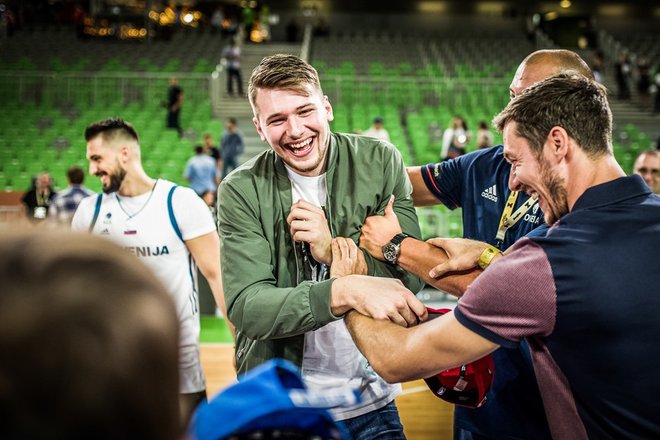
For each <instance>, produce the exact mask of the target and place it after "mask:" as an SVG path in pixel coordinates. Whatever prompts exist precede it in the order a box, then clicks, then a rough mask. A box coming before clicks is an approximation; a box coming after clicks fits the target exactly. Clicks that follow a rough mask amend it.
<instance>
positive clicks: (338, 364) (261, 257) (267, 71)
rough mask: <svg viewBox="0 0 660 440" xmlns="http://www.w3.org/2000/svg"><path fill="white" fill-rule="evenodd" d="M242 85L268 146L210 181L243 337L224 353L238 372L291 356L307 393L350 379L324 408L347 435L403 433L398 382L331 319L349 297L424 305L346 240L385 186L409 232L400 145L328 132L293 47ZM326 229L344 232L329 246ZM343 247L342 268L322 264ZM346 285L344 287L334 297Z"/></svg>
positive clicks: (411, 312)
mask: <svg viewBox="0 0 660 440" xmlns="http://www.w3.org/2000/svg"><path fill="white" fill-rule="evenodd" d="M248 96H249V99H250V104H251V106H252V110H253V112H254V118H253V123H254V124H255V126H256V128H257V131H258V133H259V135H260V137H261V140H263V141H264V142H268V144H269V145H270V147H271V149H269V150H268V151H265V152H263V153H262V154H260V155H259V156H257V157H255V158H254V159H252V160H250V161H249V162H248V163H247V164H246V165H244V166H241V167H239V168H238V169H237V170H236V171H234V172H233V173H231V174H230V175H229V176H227V178H226V179H224V180H223V181H222V183H221V184H220V189H219V191H218V217H219V218H218V229H219V233H220V237H221V240H222V249H223V253H222V255H223V257H222V258H223V279H224V280H225V287H226V295H227V304H230V305H231V307H230V309H229V311H228V312H229V316H230V319H234V318H235V319H236V323H237V326H236V328H237V330H238V331H237V333H236V334H237V338H238V339H237V346H238V347H243V348H242V349H240V348H239V349H238V350H237V353H236V354H237V359H236V364H237V367H238V372H239V373H244V372H246V371H248V370H250V369H252V368H254V367H256V366H257V365H259V364H261V363H262V362H264V361H267V360H268V359H271V358H273V357H278V356H281V355H285V356H286V358H287V359H288V360H290V361H292V362H294V363H295V364H296V366H297V367H299V368H300V367H302V372H303V375H304V379H305V381H306V383H307V385H308V386H309V387H310V389H311V391H312V392H317V393H321V394H323V393H326V392H328V391H329V390H336V389H337V387H350V388H358V389H359V390H360V392H361V402H360V403H356V404H354V405H350V406H344V405H342V406H337V407H336V408H334V409H333V415H334V416H335V417H336V418H338V419H339V420H342V421H343V423H344V424H345V425H346V426H347V428H348V430H349V431H350V433H351V436H352V438H353V439H354V440H368V439H376V438H387V439H403V438H404V434H403V427H402V426H401V422H400V420H399V416H398V411H397V410H396V405H395V403H394V398H395V397H396V396H397V395H398V394H399V393H400V386H399V385H389V384H387V383H385V382H384V381H383V380H382V379H381V378H380V377H378V376H377V375H375V374H373V372H372V371H371V369H370V367H369V366H368V364H367V363H366V362H363V359H362V358H361V357H360V355H359V354H358V353H357V350H356V348H355V345H354V344H353V343H352V341H351V340H350V337H349V336H348V334H347V333H346V328H345V327H344V324H343V321H342V320H341V316H342V315H343V314H344V313H346V311H348V310H349V309H351V308H357V309H359V310H360V311H362V312H363V313H366V314H369V315H371V316H378V317H380V318H382V319H392V320H394V321H396V322H398V323H400V324H402V325H407V324H408V323H412V322H416V321H417V317H418V316H422V317H423V316H425V315H426V310H425V308H424V305H423V304H422V303H421V302H420V301H419V300H417V298H415V296H414V295H413V294H412V293H411V292H410V291H409V290H408V289H406V288H405V287H404V283H405V285H407V286H408V287H409V288H410V289H412V290H413V291H415V292H417V291H418V290H420V289H421V288H422V283H421V282H420V280H419V279H418V278H416V277H410V276H409V275H408V273H407V272H405V271H401V270H398V269H396V268H394V267H393V266H391V265H388V264H387V263H382V262H379V261H375V260H373V259H372V258H371V257H369V256H367V255H365V254H364V253H363V252H362V251H361V250H359V249H358V248H357V246H356V245H355V242H354V241H352V240H355V239H357V237H358V235H359V233H360V225H361V223H362V221H363V220H364V219H365V218H366V217H367V216H368V215H372V214H375V213H376V212H378V211H379V210H380V209H382V208H383V207H384V206H385V204H386V201H387V200H388V199H389V197H390V195H391V194H396V197H397V202H396V203H395V205H394V208H393V209H394V210H395V211H396V212H397V214H398V215H400V217H401V220H402V224H403V225H404V227H403V229H404V230H405V231H406V232H408V233H410V234H412V235H414V236H416V237H419V235H420V232H419V225H418V223H417V216H416V215H415V210H414V208H413V206H412V200H411V198H410V185H409V182H408V179H407V178H406V176H405V170H404V166H403V160H402V159H401V155H400V154H399V153H398V152H397V150H396V149H395V148H394V147H393V146H392V145H391V144H389V143H386V142H382V141H378V140H375V139H374V138H370V137H366V136H359V135H350V134H342V133H332V132H331V131H330V121H332V119H333V110H332V106H331V105H330V102H329V101H328V97H327V96H324V95H323V91H322V89H321V84H320V80H319V77H318V73H317V71H316V70H315V69H314V68H313V67H312V66H310V65H309V64H308V63H306V62H305V61H303V60H301V59H300V58H298V57H296V56H293V55H282V54H279V55H272V56H269V57H266V58H264V59H263V60H262V61H261V63H260V64H259V65H258V66H257V67H256V68H255V69H254V70H253V72H252V77H251V78H250V86H249V93H248ZM365 170H366V171H369V170H371V171H372V172H371V171H369V172H365ZM335 234H337V235H342V236H344V237H350V240H345V241H341V243H339V242H335V245H331V239H332V236H333V235H335ZM344 250H345V252H347V253H349V254H350V261H352V263H351V264H349V266H350V267H349V268H343V267H342V268H340V267H339V266H338V265H334V264H332V260H333V258H334V257H333V255H336V254H337V253H339V252H342V251H344ZM225 263H226V265H225ZM372 263H373V264H372ZM331 264H332V267H330V266H331ZM349 269H350V272H353V271H354V270H357V271H358V272H359V273H361V274H363V275H374V274H381V275H382V276H386V277H388V278H392V279H383V278H379V279H378V280H379V282H378V283H379V286H378V287H375V286H373V287H372V288H371V289H369V290H363V289H360V288H359V286H360V285H362V284H363V282H364V281H365V280H366V279H372V277H368V276H363V275H347V276H344V277H341V278H337V279H335V278H334V277H335V276H336V275H337V272H338V271H343V270H346V272H344V273H347V272H349ZM350 272H349V273H350ZM374 279H375V278H374ZM349 286H351V288H355V292H354V293H355V296H350V297H345V296H344V295H343V292H345V290H346V289H347V288H348V287H349ZM404 292H405V294H403V295H401V294H402V293H404Z"/></svg>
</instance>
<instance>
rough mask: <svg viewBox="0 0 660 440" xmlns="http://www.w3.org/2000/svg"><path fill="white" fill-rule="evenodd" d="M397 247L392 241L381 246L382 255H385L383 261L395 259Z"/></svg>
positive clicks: (393, 260)
mask: <svg viewBox="0 0 660 440" xmlns="http://www.w3.org/2000/svg"><path fill="white" fill-rule="evenodd" d="M397 248H398V246H397V245H395V244H392V243H387V244H386V245H385V246H383V257H385V261H387V262H389V263H394V262H395V261H396V254H397Z"/></svg>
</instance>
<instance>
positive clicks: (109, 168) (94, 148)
mask: <svg viewBox="0 0 660 440" xmlns="http://www.w3.org/2000/svg"><path fill="white" fill-rule="evenodd" d="M87 160H88V161H89V174H90V175H93V176H96V177H98V178H99V179H101V184H102V185H103V192H104V193H106V194H110V193H113V192H116V191H119V188H120V187H121V184H122V183H123V181H124V178H125V177H126V170H125V169H124V167H122V165H121V163H120V162H119V157H118V155H117V153H116V152H115V151H114V150H113V149H112V148H109V147H107V146H104V145H103V138H102V137H101V136H97V137H95V138H94V139H92V140H91V141H89V142H88V143H87Z"/></svg>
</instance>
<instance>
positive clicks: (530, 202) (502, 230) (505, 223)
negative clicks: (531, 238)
mask: <svg viewBox="0 0 660 440" xmlns="http://www.w3.org/2000/svg"><path fill="white" fill-rule="evenodd" d="M517 199H518V191H511V194H509V198H508V199H507V201H506V205H504V211H502V218H500V225H499V227H498V228H497V235H496V236H495V242H496V245H497V247H498V248H499V247H500V246H502V243H503V242H504V236H505V235H506V231H508V230H509V228H511V227H512V226H513V225H515V224H516V223H518V221H519V220H520V219H521V218H522V217H523V215H525V213H526V212H527V211H529V208H531V207H532V206H534V204H535V203H536V199H537V196H536V195H533V196H532V197H530V198H529V199H527V201H526V202H525V203H523V204H522V205H521V206H520V208H518V209H516V212H514V213H513V214H511V211H513V207H514V206H515V204H516V200H517Z"/></svg>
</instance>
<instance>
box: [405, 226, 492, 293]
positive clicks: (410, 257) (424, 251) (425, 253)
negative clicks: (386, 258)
mask: <svg viewBox="0 0 660 440" xmlns="http://www.w3.org/2000/svg"><path fill="white" fill-rule="evenodd" d="M447 260H448V257H447V254H446V253H445V251H443V250H442V249H440V248H438V247H435V246H433V245H431V244H429V243H426V242H424V241H420V240H417V239H414V238H412V237H411V238H406V239H405V240H403V242H401V254H400V255H399V259H398V261H397V264H398V265H399V266H401V267H402V268H403V269H405V270H407V271H408V272H410V273H413V274H415V275H417V276H418V277H420V278H421V279H423V280H424V281H425V282H426V283H428V284H430V285H432V286H433V287H435V288H436V289H439V290H442V291H444V292H447V293H449V294H451V295H454V296H458V297H460V296H462V295H463V293H465V290H466V289H467V287H468V286H469V285H470V283H472V281H474V279H475V278H477V276H478V275H479V274H480V273H481V272H482V270H481V269H476V268H475V269H472V270H466V271H461V272H452V273H449V274H446V275H443V276H441V277H439V278H431V277H429V271H430V270H431V269H433V268H434V267H435V266H436V265H438V264H440V263H442V262H445V261H447Z"/></svg>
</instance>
